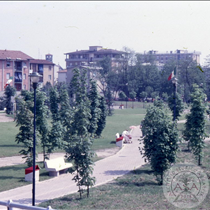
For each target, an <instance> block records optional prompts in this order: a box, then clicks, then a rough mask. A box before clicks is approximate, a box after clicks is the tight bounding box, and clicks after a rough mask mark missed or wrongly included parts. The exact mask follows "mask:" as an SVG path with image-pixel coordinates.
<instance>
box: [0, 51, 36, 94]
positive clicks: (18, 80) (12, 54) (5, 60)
mask: <svg viewBox="0 0 210 210" xmlns="http://www.w3.org/2000/svg"><path fill="white" fill-rule="evenodd" d="M31 59H33V58H32V57H30V56H28V55H26V54H25V53H23V52H21V51H11V50H0V91H4V89H5V86H6V84H7V83H8V82H9V81H11V82H9V83H10V85H12V86H14V87H15V88H16V90H17V91H20V90H23V89H26V90H28V89H29V88H30V86H29V77H28V75H29V69H30V60H31Z"/></svg>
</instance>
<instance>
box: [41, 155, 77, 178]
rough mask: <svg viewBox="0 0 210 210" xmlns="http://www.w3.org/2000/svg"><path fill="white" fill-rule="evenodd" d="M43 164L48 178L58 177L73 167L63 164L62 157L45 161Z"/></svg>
mask: <svg viewBox="0 0 210 210" xmlns="http://www.w3.org/2000/svg"><path fill="white" fill-rule="evenodd" d="M44 164H45V169H46V170H47V171H49V176H59V175H60V174H62V173H65V172H66V171H67V170H68V168H70V167H72V166H73V165H72V163H65V161H64V158H63V157H59V158H54V159H50V160H46V161H45V162H44Z"/></svg>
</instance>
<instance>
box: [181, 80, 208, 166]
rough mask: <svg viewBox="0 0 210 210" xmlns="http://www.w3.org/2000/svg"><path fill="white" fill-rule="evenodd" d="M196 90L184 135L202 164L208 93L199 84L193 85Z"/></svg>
mask: <svg viewBox="0 0 210 210" xmlns="http://www.w3.org/2000/svg"><path fill="white" fill-rule="evenodd" d="M193 87H194V91H193V93H192V94H191V95H190V96H191V103H192V105H191V109H190V113H189V114H187V115H186V119H187V121H186V123H185V130H184V132H183V137H184V139H185V140H186V141H189V146H190V147H191V148H192V151H193V154H194V155H195V157H196V158H197V159H198V165H201V158H202V155H203V153H202V151H203V147H204V139H205V137H206V133H205V123H206V122H205V115H206V105H205V103H204V100H205V97H206V95H205V94H204V93H203V91H202V90H201V89H200V88H199V87H198V86H197V85H195V84H194V85H193Z"/></svg>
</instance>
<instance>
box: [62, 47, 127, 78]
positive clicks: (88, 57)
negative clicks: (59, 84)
mask: <svg viewBox="0 0 210 210" xmlns="http://www.w3.org/2000/svg"><path fill="white" fill-rule="evenodd" d="M126 54H127V53H126V52H123V51H118V50H113V49H106V48H103V47H102V46H89V50H79V51H78V50H77V51H75V52H70V53H65V55H66V59H65V61H66V69H67V82H69V81H71V78H72V70H73V69H74V68H86V69H88V70H89V69H91V68H92V67H93V66H95V68H98V66H97V62H99V61H101V60H103V59H104V58H106V57H109V58H110V59H111V66H112V68H119V67H121V66H122V65H123V64H124V62H125V55H126Z"/></svg>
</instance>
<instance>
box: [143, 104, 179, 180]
mask: <svg viewBox="0 0 210 210" xmlns="http://www.w3.org/2000/svg"><path fill="white" fill-rule="evenodd" d="M142 131H143V133H144V138H143V139H142V140H140V141H142V142H143V149H140V152H141V154H143V157H145V158H146V159H145V160H148V161H149V163H150V164H151V168H152V170H154V174H155V175H156V176H157V178H158V177H159V176H160V183H161V184H162V182H163V173H164V171H166V170H167V169H168V168H170V166H171V164H172V163H174V162H175V158H176V152H177V149H178V145H177V141H178V132H177V128H176V126H175V124H174V123H172V120H171V118H170V117H169V116H168V115H167V113H165V111H164V110H163V109H162V107H161V106H154V107H149V108H148V109H147V112H146V116H145V119H144V122H143V124H142Z"/></svg>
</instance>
